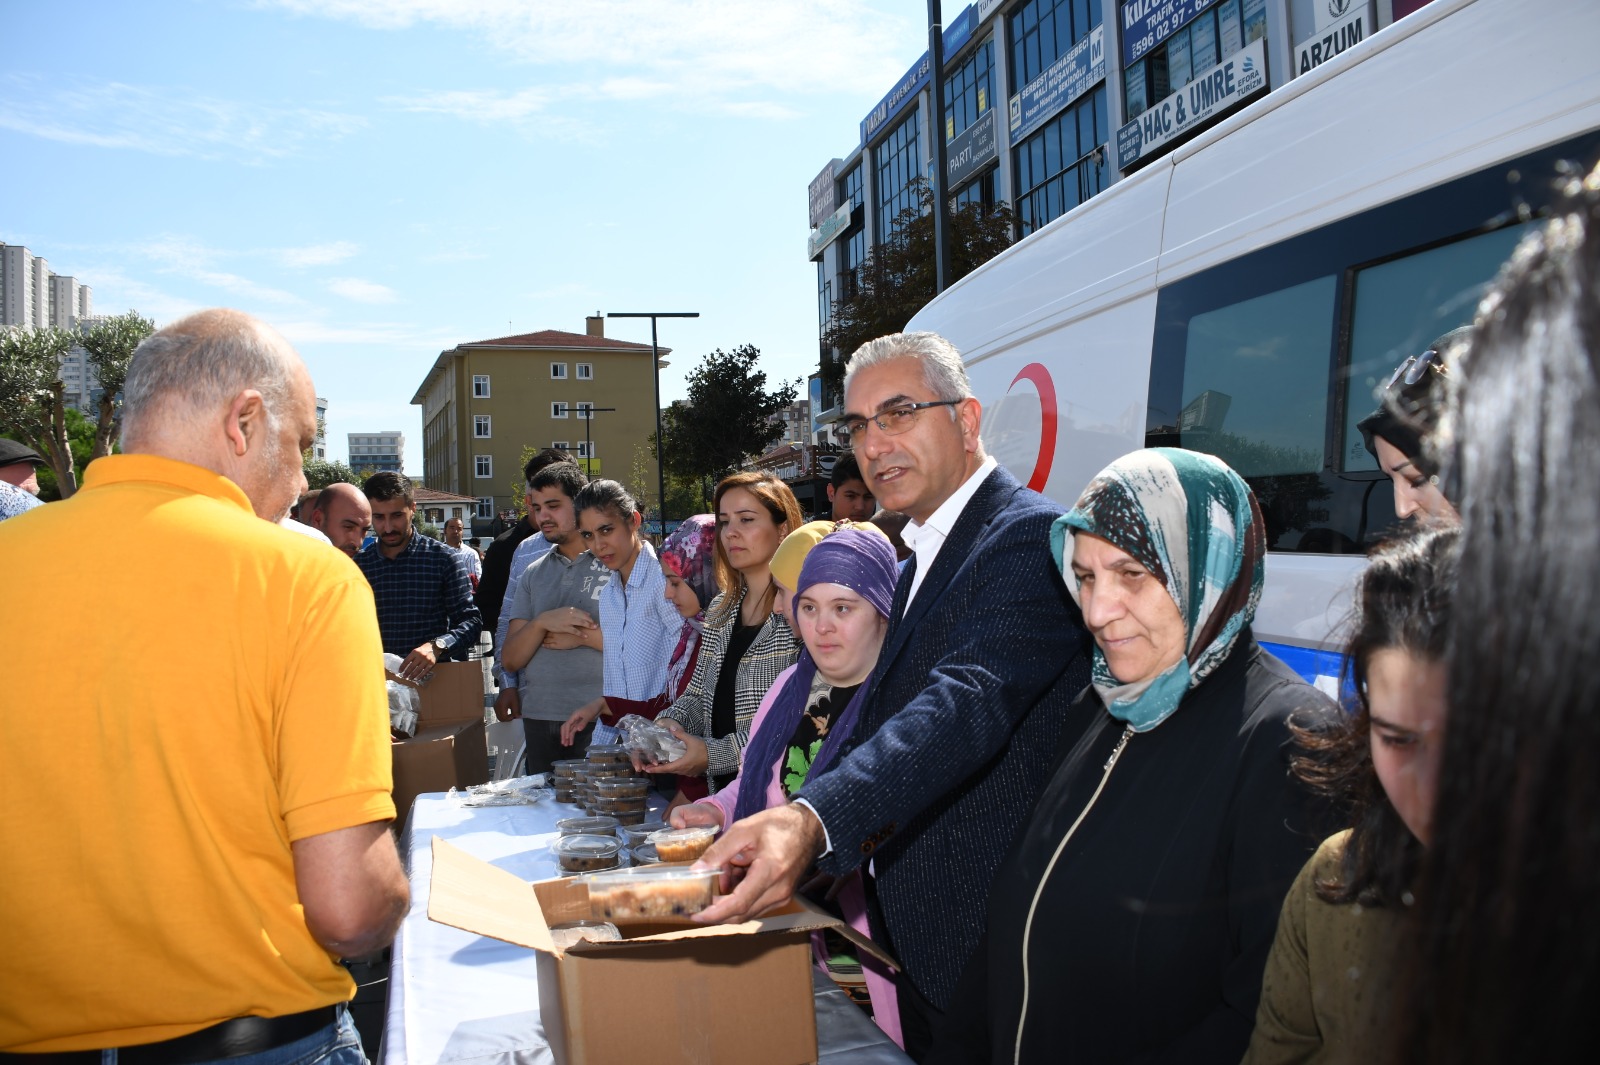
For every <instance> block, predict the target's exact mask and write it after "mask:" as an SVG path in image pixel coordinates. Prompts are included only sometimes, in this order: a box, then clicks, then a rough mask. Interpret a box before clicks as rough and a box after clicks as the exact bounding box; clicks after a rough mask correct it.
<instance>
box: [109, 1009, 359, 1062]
mask: <svg viewBox="0 0 1600 1065" xmlns="http://www.w3.org/2000/svg"><path fill="white" fill-rule="evenodd" d="M100 1065H117V1052H116V1051H115V1050H106V1051H103V1052H102V1053H101V1057H100ZM215 1065H368V1062H367V1055H366V1052H365V1051H363V1050H362V1049H361V1036H359V1035H357V1034H356V1022H355V1021H353V1020H351V1019H350V1011H349V1010H348V1009H345V1008H344V1007H340V1009H339V1021H338V1023H336V1024H330V1025H328V1027H326V1028H323V1029H322V1030H320V1031H316V1032H312V1033H311V1034H310V1035H308V1036H306V1037H305V1038H304V1039H297V1040H295V1041H294V1042H293V1043H285V1044H284V1045H283V1046H281V1047H278V1048H277V1049H275V1050H263V1051H262V1052H261V1053H259V1054H246V1055H245V1056H244V1057H240V1058H227V1059H226V1060H223V1061H218V1062H216V1063H215Z"/></svg>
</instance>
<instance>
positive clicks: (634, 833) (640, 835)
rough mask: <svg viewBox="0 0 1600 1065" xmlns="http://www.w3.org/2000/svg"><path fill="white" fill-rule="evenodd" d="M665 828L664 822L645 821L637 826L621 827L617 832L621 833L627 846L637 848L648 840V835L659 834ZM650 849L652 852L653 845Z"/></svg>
mask: <svg viewBox="0 0 1600 1065" xmlns="http://www.w3.org/2000/svg"><path fill="white" fill-rule="evenodd" d="M666 827H667V826H666V824H665V822H662V821H645V822H643V823H642V824H637V825H623V826H622V827H621V828H620V829H619V831H621V833H622V835H623V837H624V838H625V839H627V841H628V846H630V847H637V846H639V845H640V844H642V843H644V842H646V841H647V840H649V838H650V833H652V832H660V831H661V830H662V829H664V828H666ZM651 849H652V850H654V846H653V845H652V848H651Z"/></svg>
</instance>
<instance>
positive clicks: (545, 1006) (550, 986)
mask: <svg viewBox="0 0 1600 1065" xmlns="http://www.w3.org/2000/svg"><path fill="white" fill-rule="evenodd" d="M428 917H429V918H430V919H432V920H434V921H438V922H439V923H441V924H447V925H450V926H451V927H453V928H460V929H462V930H464V931H467V932H474V933H476V934H478V935H483V936H489V937H491V938H494V939H500V940H504V941H505V942H507V943H515V944H517V945H519V946H524V947H532V948H533V949H534V950H536V951H538V952H539V1016H540V1018H541V1020H542V1021H543V1022H544V1031H545V1038H546V1039H547V1040H548V1041H549V1043H550V1049H551V1052H552V1054H554V1056H555V1060H556V1063H557V1065H609V1063H612V1062H618V1061H635V1060H637V1061H648V1062H651V1063H652V1065H668V1063H675V1062H682V1063H684V1065H747V1063H748V1062H751V1061H761V1062H765V1063H769V1065H791V1063H792V1065H802V1063H806V1062H814V1061H816V1060H817V1021H816V1010H815V1002H814V1001H813V998H812V985H811V946H810V942H809V938H808V937H809V933H810V932H813V931H816V930H818V929H823V928H832V929H835V930H837V931H838V932H839V933H840V934H842V935H844V936H846V937H847V938H848V939H850V941H851V942H853V943H855V944H856V945H857V946H858V947H859V948H860V949H863V950H865V951H867V952H869V953H871V954H872V955H874V956H875V957H878V958H881V959H883V960H884V961H885V963H886V964H889V965H893V964H894V962H893V960H892V959H890V958H888V956H887V955H885V954H884V953H883V952H882V951H881V950H880V949H879V948H878V947H877V946H875V945H874V944H873V943H872V941H871V940H869V939H866V938H865V937H863V936H860V935H859V934H857V933H856V932H855V931H854V930H853V929H852V928H850V927H849V926H848V925H846V924H845V923H844V922H842V921H840V920H838V919H837V918H835V917H832V916H830V915H829V914H826V913H823V912H821V911H819V910H817V909H815V908H814V907H811V906H810V905H807V904H805V903H803V902H802V903H796V904H791V905H789V906H787V907H784V908H782V909H780V910H778V911H775V912H773V913H769V914H768V915H766V916H765V917H762V918H761V919H760V920H756V921H746V922H744V923H743V924H729V925H695V924H689V923H687V922H680V923H678V924H676V925H668V924H654V925H631V926H624V927H622V928H621V929H620V931H621V933H622V935H623V936H624V939H623V941H622V942H620V943H579V944H577V945H576V946H573V947H570V948H568V949H567V950H564V951H563V950H560V949H558V948H557V947H556V945H555V942H554V941H553V940H552V939H551V937H550V926H551V925H552V924H561V923H563V922H566V921H579V920H588V919H589V892H588V889H587V888H586V887H585V886H584V884H583V883H582V881H580V880H576V879H562V878H557V879H554V880H541V881H539V882H537V883H534V884H529V883H528V882H527V881H524V880H522V879H521V878H519V877H517V876H515V875H513V874H511V873H508V872H506V871H505V870H503V869H499V868H497V867H495V866H493V865H490V864H489V863H488V862H484V861H481V860H479V859H477V858H474V857H472V856H471V855H469V854H467V853H466V852H465V851H463V850H461V849H460V848H459V847H456V846H454V845H452V844H450V843H448V842H446V841H445V840H442V839H439V838H438V837H437V836H436V837H434V840H433V882H432V885H431V886H430V888H429V894H428Z"/></svg>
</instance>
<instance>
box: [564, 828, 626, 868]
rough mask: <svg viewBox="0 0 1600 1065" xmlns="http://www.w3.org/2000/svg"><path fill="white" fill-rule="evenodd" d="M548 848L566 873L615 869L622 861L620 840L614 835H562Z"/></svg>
mask: <svg viewBox="0 0 1600 1065" xmlns="http://www.w3.org/2000/svg"><path fill="white" fill-rule="evenodd" d="M550 849H551V850H553V851H555V852H556V861H558V862H560V863H561V868H562V869H563V870H564V871H566V872H568V873H592V872H595V871H596V870H599V869H615V868H616V867H617V866H618V865H620V864H621V862H622V857H621V856H622V841H621V840H620V839H618V838H617V837H615V836H562V837H561V838H560V839H558V840H556V841H555V843H553V844H551V848H550Z"/></svg>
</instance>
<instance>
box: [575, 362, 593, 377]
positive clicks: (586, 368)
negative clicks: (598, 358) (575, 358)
mask: <svg viewBox="0 0 1600 1065" xmlns="http://www.w3.org/2000/svg"><path fill="white" fill-rule="evenodd" d="M578 380H580V381H593V380H594V363H592V362H580V363H578Z"/></svg>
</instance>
